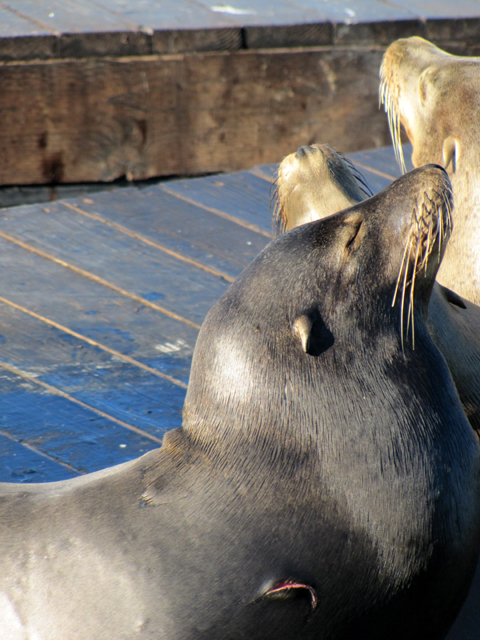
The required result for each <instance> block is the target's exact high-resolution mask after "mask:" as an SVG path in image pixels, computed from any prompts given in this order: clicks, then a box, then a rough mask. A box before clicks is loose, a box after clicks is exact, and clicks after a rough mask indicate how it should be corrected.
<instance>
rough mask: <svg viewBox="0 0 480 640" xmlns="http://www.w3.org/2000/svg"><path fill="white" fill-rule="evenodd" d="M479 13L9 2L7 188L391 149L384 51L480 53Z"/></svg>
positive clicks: (393, 5) (215, 2)
mask: <svg viewBox="0 0 480 640" xmlns="http://www.w3.org/2000/svg"><path fill="white" fill-rule="evenodd" d="M479 16H480V2H479V0H457V1H456V2H451V1H447V0H405V1H402V2H400V0H348V1H347V0H275V2H273V0H256V1H255V2H252V1H251V0H231V1H230V0H229V2H228V3H224V2H220V0H0V89H1V90H0V112H1V118H0V142H1V147H2V153H1V154H0V185H25V184H64V183H75V182H98V181H100V182H102V181H104V182H109V181H112V180H115V179H117V178H122V177H126V178H127V179H133V180H140V179H145V178H149V177H152V176H181V175H195V174H197V175H200V174H206V173H209V172H218V171H230V172H231V171H235V170H241V169H246V168H248V167H251V166H254V165H256V164H264V163H270V162H279V161H280V160H281V158H282V157H283V156H284V155H286V154H287V153H289V152H290V151H291V149H295V148H297V147H298V146H299V145H301V144H306V143H312V142H322V143H327V144H330V145H332V146H335V147H336V148H338V149H344V150H348V151H355V150H362V149H369V148H374V147H380V146H382V145H387V144H389V134H388V128H387V122H386V118H385V117H384V114H383V113H382V112H381V111H379V109H378V71H379V66H380V62H381V59H382V55H383V52H384V50H385V48H386V47H387V46H388V44H390V42H392V41H393V40H394V39H396V38H398V37H401V36H410V35H421V36H424V37H426V38H428V39H430V40H433V41H434V42H435V43H436V44H438V45H440V46H442V47H444V48H446V49H448V50H449V51H454V52H457V53H463V54H478V51H479V47H480V45H479V39H478V33H479V26H480V18H479Z"/></svg>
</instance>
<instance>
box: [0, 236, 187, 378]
mask: <svg viewBox="0 0 480 640" xmlns="http://www.w3.org/2000/svg"><path fill="white" fill-rule="evenodd" d="M0 268H1V269H2V279H1V282H0V299H2V300H4V301H5V300H6V301H9V302H10V303H11V305H13V306H15V305H16V306H17V307H20V308H22V309H24V312H25V313H30V315H34V316H35V317H39V318H40V319H43V321H44V322H46V323H47V324H50V326H54V327H55V326H56V327H57V328H61V329H62V330H65V331H68V332H69V333H70V335H72V336H77V337H78V336H80V337H81V339H82V340H85V341H89V342H90V344H93V345H94V346H95V345H96V346H98V347H99V348H101V349H103V350H106V351H108V353H110V354H112V355H117V357H119V358H120V359H121V360H123V361H126V362H130V363H132V364H137V366H142V367H144V368H147V369H148V370H151V371H152V372H154V373H156V375H160V376H171V377H173V378H174V379H177V380H178V384H184V383H185V382H186V381H187V380H188V368H186V367H185V364H184V359H183V356H187V357H188V356H190V355H191V353H192V351H193V347H194V344H195V340H196V336H197V330H196V329H194V328H192V327H190V326H188V325H187V324H184V323H182V322H179V321H178V320H175V319H173V318H171V317H169V316H168V315H164V314H160V313H158V312H157V311H155V310H153V309H152V308H150V307H147V306H142V305H139V304H138V303H136V302H135V301H133V300H131V299H129V298H128V297H126V296H122V295H119V294H118V293H116V292H115V291H111V290H110V289H108V288H107V287H105V286H102V285H100V284H97V283H95V282H92V281H89V280H87V279H86V278H84V277H82V276H81V275H78V274H76V273H73V272H72V271H70V270H68V269H65V268H64V267H62V266H59V265H57V264H55V263H53V262H51V261H49V260H44V259H42V258H39V257H38V256H36V255H35V254H32V253H30V252H27V251H25V250H24V249H21V248H19V247H17V246H16V245H14V244H12V243H10V242H7V241H5V240H3V239H0ZM186 286H188V282H187V283H186ZM178 293H179V295H180V291H178ZM160 318H161V320H160ZM170 344H180V345H182V346H181V349H179V355H181V356H182V359H181V360H179V361H177V362H175V363H172V365H171V366H170V364H169V363H168V362H166V361H165V359H164V358H162V350H163V349H164V348H165V347H166V346H168V345H170Z"/></svg>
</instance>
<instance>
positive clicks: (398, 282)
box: [392, 237, 410, 307]
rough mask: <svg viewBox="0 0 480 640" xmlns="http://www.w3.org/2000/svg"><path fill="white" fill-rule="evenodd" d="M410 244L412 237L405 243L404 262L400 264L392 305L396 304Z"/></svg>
mask: <svg viewBox="0 0 480 640" xmlns="http://www.w3.org/2000/svg"><path fill="white" fill-rule="evenodd" d="M409 246H410V237H408V238H407V242H406V243H405V249H404V251H403V257H402V262H401V264H400V269H399V271H398V276H397V284H396V286H395V291H394V294H393V300H392V307H394V306H395V301H396V299H397V293H398V287H399V284H400V279H401V277H402V273H403V268H404V266H405V259H406V257H407V252H408V249H409Z"/></svg>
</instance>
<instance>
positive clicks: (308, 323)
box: [292, 309, 334, 356]
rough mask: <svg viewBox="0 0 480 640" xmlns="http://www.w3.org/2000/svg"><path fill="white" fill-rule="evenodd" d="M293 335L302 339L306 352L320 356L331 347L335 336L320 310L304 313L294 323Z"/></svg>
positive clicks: (301, 342)
mask: <svg viewBox="0 0 480 640" xmlns="http://www.w3.org/2000/svg"><path fill="white" fill-rule="evenodd" d="M292 330H293V335H294V336H295V337H296V338H297V339H298V340H299V341H300V344H301V345H302V349H303V351H304V353H306V354H308V355H309V356H319V355H320V354H321V353H323V352H324V351H326V350H327V349H329V348H330V347H331V346H332V345H333V343H334V338H333V334H332V332H331V331H330V330H329V329H328V328H327V326H326V325H325V322H324V321H323V319H322V318H321V316H320V314H319V313H318V311H317V310H316V309H315V310H312V311H311V312H308V313H305V314H302V315H301V316H298V318H297V319H296V320H295V322H294V323H293V327H292Z"/></svg>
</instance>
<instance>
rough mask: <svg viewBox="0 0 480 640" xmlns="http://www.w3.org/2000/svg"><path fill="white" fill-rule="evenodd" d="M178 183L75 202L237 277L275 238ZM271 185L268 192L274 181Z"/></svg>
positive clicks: (219, 179)
mask: <svg viewBox="0 0 480 640" xmlns="http://www.w3.org/2000/svg"><path fill="white" fill-rule="evenodd" d="M222 180H223V176H218V177H217V178H216V180H215V184H217V185H218V184H220V183H221V184H223V182H222ZM187 182H188V181H187ZM176 185H177V181H171V182H168V183H162V184H160V185H158V186H154V187H152V188H148V189H140V190H139V189H122V190H118V191H116V192H115V193H111V194H110V193H103V194H101V193H98V194H94V195H92V196H90V197H89V198H79V199H77V200H72V201H70V202H71V204H72V205H74V206H76V207H78V208H79V209H80V210H83V211H85V212H86V213H91V214H95V213H97V214H100V215H101V216H102V217H103V218H105V219H106V220H108V221H109V222H112V223H114V224H119V225H122V226H123V227H125V228H126V229H128V230H129V231H131V232H134V233H137V234H139V235H141V236H142V237H144V238H148V239H149V240H151V241H154V242H156V243H158V244H160V245H161V246H162V247H165V248H166V249H167V250H169V251H173V252H176V253H177V254H179V255H181V256H183V257H184V258H185V259H188V260H193V261H195V262H197V263H200V264H201V265H203V266H204V267H205V268H207V269H211V270H212V271H214V272H216V273H220V274H222V273H223V274H225V275H226V276H227V277H228V278H229V280H230V281H232V280H233V279H235V278H236V277H237V276H238V274H239V273H240V272H241V271H242V270H243V269H244V268H245V267H246V266H247V265H248V264H249V263H250V262H251V260H253V258H254V257H255V256H256V255H258V253H259V252H260V251H261V250H262V249H263V247H264V246H265V244H266V243H267V242H268V241H269V238H268V237H266V236H265V235H262V234H260V233H256V232H255V231H254V230H252V229H250V228H245V227H242V226H240V225H238V224H236V223H235V222H233V221H231V220H228V219H226V218H225V217H222V216H221V215H218V214H217V213H214V212H212V211H208V210H206V209H205V208H202V207H199V206H196V205H195V204H192V203H190V202H187V201H185V200H184V199H182V198H179V197H176V195H175V191H176V190H177V189H176ZM266 186H267V193H268V189H269V186H268V184H267V185H266ZM170 191H172V193H170ZM180 195H184V196H186V197H189V195H190V194H182V190H180ZM268 197H269V196H268V195H267V196H266V198H267V199H266V200H265V198H263V199H262V201H261V202H259V203H258V205H259V210H260V211H261V212H263V209H265V207H266V208H267V209H268V202H269V200H268ZM242 222H243V220H242ZM232 238H235V242H232Z"/></svg>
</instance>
